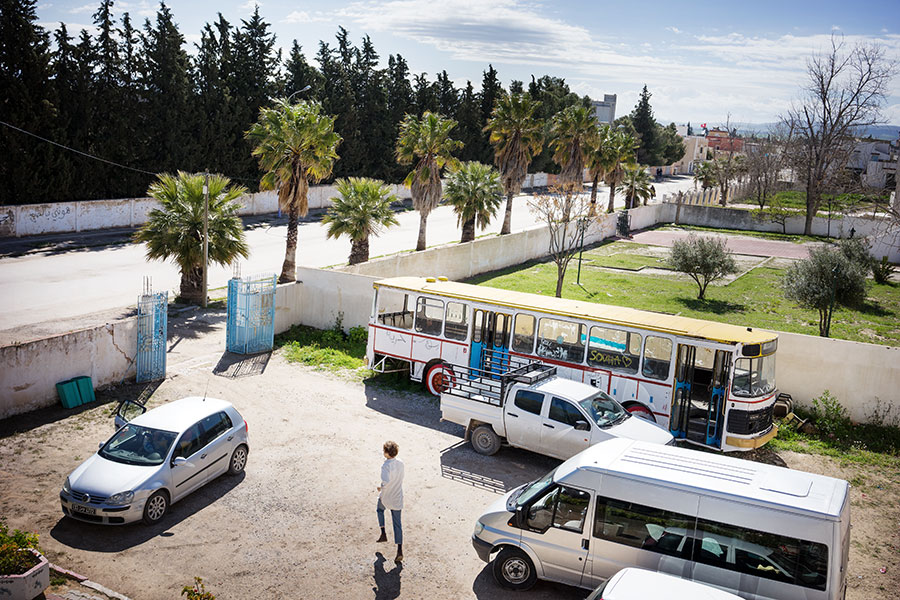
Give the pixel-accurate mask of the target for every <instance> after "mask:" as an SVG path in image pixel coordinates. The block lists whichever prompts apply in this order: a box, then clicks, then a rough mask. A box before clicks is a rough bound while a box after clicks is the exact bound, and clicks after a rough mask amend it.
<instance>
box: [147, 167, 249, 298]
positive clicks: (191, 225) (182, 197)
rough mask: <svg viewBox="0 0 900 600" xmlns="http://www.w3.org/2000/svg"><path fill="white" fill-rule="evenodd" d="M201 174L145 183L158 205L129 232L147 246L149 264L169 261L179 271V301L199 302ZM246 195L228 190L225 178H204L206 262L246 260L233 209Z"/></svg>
mask: <svg viewBox="0 0 900 600" xmlns="http://www.w3.org/2000/svg"><path fill="white" fill-rule="evenodd" d="M204 181H205V176H204V175H203V174H202V173H185V172H183V171H179V172H178V174H177V175H171V174H168V173H163V174H161V175H158V176H157V181H155V182H154V183H152V184H151V185H150V188H149V189H148V190H147V194H148V195H149V196H150V197H151V198H153V199H155V200H156V201H157V202H159V203H160V205H161V208H154V209H153V210H151V211H150V213H149V215H148V220H147V222H146V223H145V224H144V225H143V226H142V227H141V228H140V229H139V230H138V231H137V232H136V233H135V234H134V241H136V242H143V243H145V244H146V245H147V258H148V259H150V260H167V259H170V258H171V259H173V260H174V261H175V263H176V264H177V265H178V267H179V269H180V270H181V291H180V294H179V295H180V296H181V298H182V299H184V300H186V301H188V302H192V303H194V304H200V303H202V302H203V202H204V196H205V194H204V193H203V184H204ZM246 193H247V189H246V188H244V187H243V186H232V185H231V180H229V179H228V178H227V177H225V176H224V175H210V176H209V219H208V225H207V239H208V243H207V247H208V256H209V260H210V261H211V262H214V263H217V264H220V265H223V266H225V265H228V264H229V263H231V262H232V261H233V260H234V259H236V258H238V257H243V258H247V257H248V256H250V248H249V246H248V245H247V242H246V240H245V239H244V227H243V224H242V223H241V218H240V217H239V216H238V214H237V211H238V209H239V208H240V205H239V204H238V203H237V200H238V198H240V197H241V196H243V195H244V194H246Z"/></svg>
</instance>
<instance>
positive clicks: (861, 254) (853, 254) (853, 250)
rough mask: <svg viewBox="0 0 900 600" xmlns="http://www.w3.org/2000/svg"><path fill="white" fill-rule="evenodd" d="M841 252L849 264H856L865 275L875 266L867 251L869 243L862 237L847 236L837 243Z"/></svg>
mask: <svg viewBox="0 0 900 600" xmlns="http://www.w3.org/2000/svg"><path fill="white" fill-rule="evenodd" d="M838 247H839V248H840V249H841V253H842V254H843V255H844V256H846V257H847V260H849V261H850V263H851V264H853V265H856V266H857V267H858V268H859V269H860V270H861V271H862V272H863V273H864V274H865V275H868V274H869V271H871V270H872V269H873V267H874V266H875V264H874V263H875V261H874V260H873V259H872V255H871V254H870V253H869V244H868V243H867V242H866V241H865V240H864V239H862V238H848V239H845V240H841V241H840V242H839V244H838Z"/></svg>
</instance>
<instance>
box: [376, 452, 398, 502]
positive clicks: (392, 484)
mask: <svg viewBox="0 0 900 600" xmlns="http://www.w3.org/2000/svg"><path fill="white" fill-rule="evenodd" d="M379 498H381V503H382V504H383V505H384V507H385V508H386V509H388V510H401V509H402V508H403V461H401V460H400V459H399V458H389V459H387V460H385V461H384V464H383V465H381V495H380V496H379Z"/></svg>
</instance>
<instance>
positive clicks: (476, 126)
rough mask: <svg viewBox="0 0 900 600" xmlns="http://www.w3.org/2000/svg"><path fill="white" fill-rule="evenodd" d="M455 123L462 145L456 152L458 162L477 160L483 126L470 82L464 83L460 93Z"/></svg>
mask: <svg viewBox="0 0 900 600" xmlns="http://www.w3.org/2000/svg"><path fill="white" fill-rule="evenodd" d="M456 121H457V122H458V123H459V126H458V133H457V136H458V137H459V140H460V141H461V142H462V143H463V144H464V145H463V147H462V149H461V150H459V151H458V152H457V154H458V155H459V158H460V160H463V161H472V160H478V159H479V156H480V154H479V153H480V151H481V146H480V145H481V136H482V128H483V125H482V123H481V104H480V102H479V98H478V95H477V94H476V93H475V90H474V88H473V87H472V82H471V81H467V82H466V89H464V90H463V92H462V96H461V98H460V101H459V108H458V109H457V111H456ZM492 162H493V161H492ZM486 164H491V163H486Z"/></svg>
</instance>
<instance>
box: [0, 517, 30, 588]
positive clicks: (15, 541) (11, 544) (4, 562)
mask: <svg viewBox="0 0 900 600" xmlns="http://www.w3.org/2000/svg"><path fill="white" fill-rule="evenodd" d="M29 548H34V549H35V550H38V551H40V550H39V549H38V536H37V534H36V533H28V532H27V531H21V530H19V529H15V530H13V532H12V533H10V532H9V527H7V525H6V522H5V521H4V520H3V519H0V573H2V574H4V575H21V574H22V573H25V572H26V571H28V569H30V568H31V567H33V566H35V565H36V564H38V562H39V560H38V558H37V557H36V556H35V555H34V554H32V553H31V552H28V549H29Z"/></svg>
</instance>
